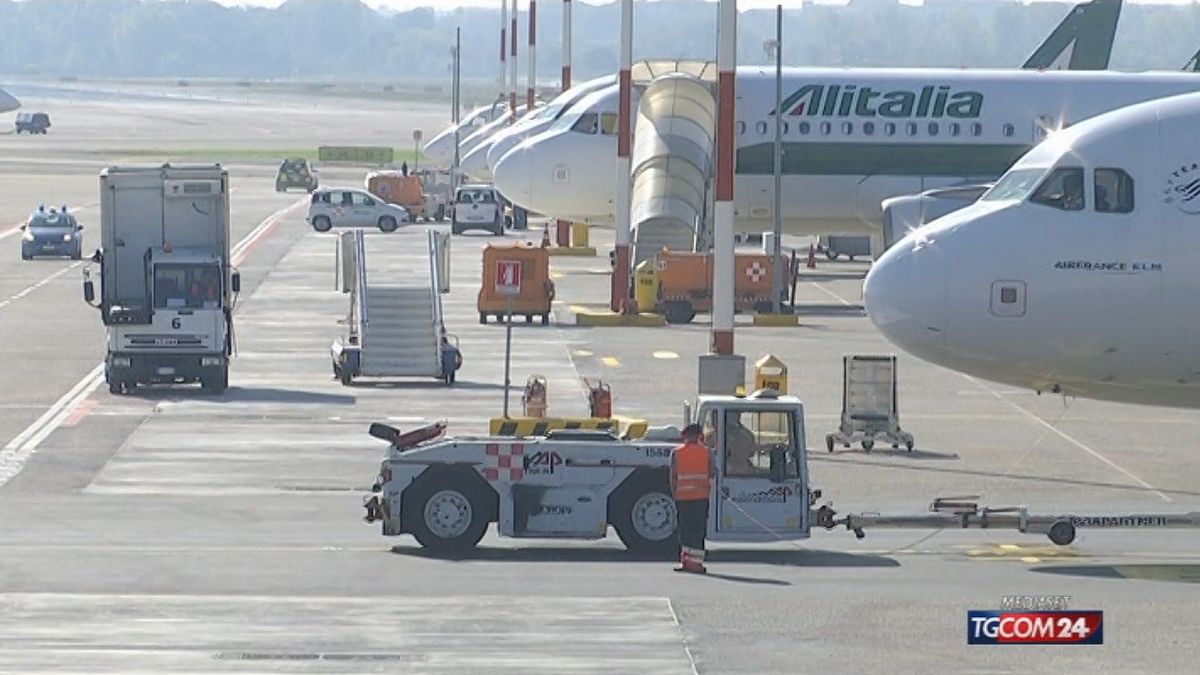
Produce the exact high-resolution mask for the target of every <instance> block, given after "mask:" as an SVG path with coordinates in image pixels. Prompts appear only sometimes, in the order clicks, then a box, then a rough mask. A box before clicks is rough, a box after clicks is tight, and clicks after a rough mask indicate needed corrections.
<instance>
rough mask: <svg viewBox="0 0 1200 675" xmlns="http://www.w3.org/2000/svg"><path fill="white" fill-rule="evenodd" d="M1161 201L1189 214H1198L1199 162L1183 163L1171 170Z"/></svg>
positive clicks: (1199, 198) (1199, 212)
mask: <svg viewBox="0 0 1200 675" xmlns="http://www.w3.org/2000/svg"><path fill="white" fill-rule="evenodd" d="M1163 201H1164V202H1166V203H1168V204H1174V205H1175V206H1176V207H1178V208H1179V210H1180V211H1183V212H1184V213H1186V214H1188V215H1189V216H1194V215H1196V214H1200V163H1197V162H1192V163H1191V164H1190V165H1189V164H1184V165H1183V166H1181V167H1179V168H1178V169H1175V170H1174V171H1172V172H1171V177H1170V178H1168V179H1167V187H1166V188H1165V189H1163Z"/></svg>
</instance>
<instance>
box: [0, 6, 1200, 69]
mask: <svg viewBox="0 0 1200 675" xmlns="http://www.w3.org/2000/svg"><path fill="white" fill-rule="evenodd" d="M521 4H522V5H524V4H525V3H521ZM574 6H575V22H576V23H575V31H574V47H575V53H574V65H575V73H576V78H577V79H584V78H588V77H594V76H597V75H600V74H605V73H611V72H613V71H614V70H615V69H616V67H617V60H618V54H617V49H618V45H617V35H618V30H619V18H620V17H619V5H617V4H606V5H599V6H597V5H590V4H587V3H586V2H578V1H577V2H575V3H574ZM1068 10H1069V5H1064V4H1059V3H1033V4H1031V5H1026V4H1024V3H1021V2H1016V1H1015V0H971V1H969V2H968V1H967V0H926V2H925V3H924V5H923V6H920V7H914V6H908V5H900V4H898V3H896V2H895V0H854V1H853V2H851V3H850V4H849V5H846V6H835V5H808V4H806V5H805V6H803V8H801V9H799V10H790V11H787V12H786V13H785V26H784V43H785V47H784V58H785V62H786V63H787V64H789V65H831V66H838V65H847V66H952V67H957V66H966V67H1011V66H1017V65H1019V64H1020V63H1021V62H1022V61H1023V60H1024V59H1025V57H1026V56H1028V55H1029V53H1031V52H1032V51H1033V49H1034V48H1035V47H1036V46H1037V45H1038V44H1039V43H1040V42H1041V41H1042V40H1043V39H1044V38H1045V37H1046V36H1047V35H1048V34H1049V33H1050V31H1051V30H1052V28H1053V27H1054V26H1055V25H1056V24H1057V23H1058V22H1059V21H1060V20H1061V19H1062V18H1063V16H1065V15H1066V13H1067V11H1068ZM560 12H561V3H560V2H557V1H555V0H543V1H542V2H541V3H539V7H538V18H539V25H538V39H539V41H540V44H539V45H538V77H539V79H541V80H545V81H546V82H553V81H555V80H557V78H558V75H559V66H560V63H561V61H560V58H561V56H560V55H561V51H560V37H559V32H560V27H561V25H562V24H561V21H562V19H561V14H560ZM635 17H636V18H635V54H634V57H635V58H646V57H663V58H700V59H714V58H715V57H714V53H715V44H716V5H715V4H713V3H705V2H703V1H702V0H662V1H661V2H653V3H640V2H639V3H638V4H637V6H636V13H635ZM525 22H526V17H525V16H524V13H523V12H522V15H521V17H520V28H519V34H518V37H519V42H520V43H521V49H520V51H521V52H522V54H524V51H525V40H526V38H525V31H526V24H525ZM499 23H500V19H499V8H498V3H497V7H496V8H495V9H482V8H463V9H455V10H451V11H441V10H434V9H430V8H423V9H414V10H410V11H403V12H380V11H376V10H373V9H371V8H369V7H367V6H365V5H363V4H362V3H361V2H359V1H358V0H288V2H285V3H283V4H282V5H281V6H279V7H277V8H274V9H269V8H247V7H225V6H222V5H218V4H216V3H214V2H209V1H208V0H22V1H20V2H18V1H15V0H0V74H2V75H5V76H8V75H17V76H49V77H172V78H174V77H214V78H253V79H291V80H314V79H321V80H326V81H355V82H374V81H379V82H389V83H401V84H403V83H409V82H412V83H418V82H421V83H427V82H444V81H446V79H447V78H448V73H449V63H450V47H451V46H452V44H453V40H454V30H455V28H456V27H459V28H461V29H462V35H463V50H462V51H463V76H464V80H474V81H483V82H486V81H489V80H492V79H494V78H495V77H496V73H497V72H498V63H497V61H498V54H499V34H498V28H499ZM774 26H775V18H774V12H773V11H772V10H753V11H747V12H744V13H742V14H741V16H740V17H739V31H738V40H739V44H738V52H739V60H740V62H741V63H765V62H766V55H765V50H764V46H763V42H764V41H765V40H767V39H769V38H771V37H773V36H774V31H775V29H774ZM1198 48H1200V6H1197V5H1185V6H1179V5H1175V6H1171V5H1142V4H1129V3H1126V7H1125V8H1124V10H1123V12H1122V16H1121V22H1120V25H1119V26H1118V32H1117V40H1116V44H1115V47H1114V52H1113V59H1112V64H1111V66H1112V67H1113V68H1115V69H1120V70H1146V69H1172V68H1179V67H1182V65H1183V63H1184V62H1185V61H1186V60H1187V59H1188V57H1189V56H1191V54H1192V53H1193V52H1195V51H1196V50H1197V49H1198ZM518 72H519V73H520V76H521V79H522V81H524V78H525V75H526V65H525V64H524V56H522V57H521V58H520V59H519V65H518Z"/></svg>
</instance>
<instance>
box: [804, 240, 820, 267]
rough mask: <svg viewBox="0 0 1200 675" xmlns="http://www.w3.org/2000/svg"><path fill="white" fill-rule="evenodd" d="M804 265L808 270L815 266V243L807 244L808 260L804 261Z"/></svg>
mask: <svg viewBox="0 0 1200 675" xmlns="http://www.w3.org/2000/svg"><path fill="white" fill-rule="evenodd" d="M804 266H805V267H807V268H808V269H810V270H813V269H816V268H817V245H816V244H809V245H808V260H806V261H805V262H804Z"/></svg>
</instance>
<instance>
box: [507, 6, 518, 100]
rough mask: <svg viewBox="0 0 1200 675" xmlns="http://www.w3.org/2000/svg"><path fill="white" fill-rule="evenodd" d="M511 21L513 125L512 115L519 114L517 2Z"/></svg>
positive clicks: (509, 98)
mask: <svg viewBox="0 0 1200 675" xmlns="http://www.w3.org/2000/svg"><path fill="white" fill-rule="evenodd" d="M509 19H510V23H509V25H508V32H509V36H508V38H509V45H510V47H511V50H510V51H509V53H508V79H509V80H511V82H509V86H508V112H509V115H510V117H509V118H508V122H509V124H512V117H511V115H516V114H517V0H512V16H511V17H509Z"/></svg>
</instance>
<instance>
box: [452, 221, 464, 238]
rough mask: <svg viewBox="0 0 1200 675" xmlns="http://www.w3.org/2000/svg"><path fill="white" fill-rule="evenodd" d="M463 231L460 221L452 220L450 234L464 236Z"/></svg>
mask: <svg viewBox="0 0 1200 675" xmlns="http://www.w3.org/2000/svg"><path fill="white" fill-rule="evenodd" d="M462 233H463V231H462V229H460V228H459V227H458V221H457V220H454V219H453V218H452V219H450V234H462Z"/></svg>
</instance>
